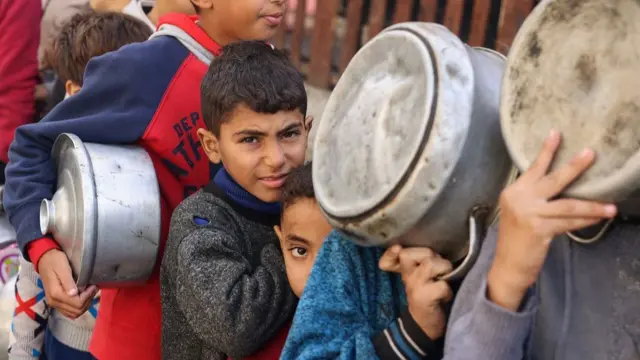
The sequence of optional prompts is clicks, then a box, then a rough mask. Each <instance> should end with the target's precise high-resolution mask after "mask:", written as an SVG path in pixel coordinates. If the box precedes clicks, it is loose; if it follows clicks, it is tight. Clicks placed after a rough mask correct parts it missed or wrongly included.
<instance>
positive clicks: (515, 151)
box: [501, 0, 640, 202]
mask: <svg viewBox="0 0 640 360" xmlns="http://www.w3.org/2000/svg"><path fill="white" fill-rule="evenodd" d="M639 18H640V2H638V1H637V0H581V1H570V0H553V1H549V0H545V1H542V2H541V3H540V4H539V5H538V6H537V7H536V8H535V9H534V10H533V12H532V13H531V14H530V16H529V17H527V19H526V20H525V22H524V23H523V24H522V27H521V28H520V30H519V31H518V34H517V36H516V38H515V40H514V42H513V45H512V47H511V50H510V52H509V59H508V65H507V69H506V72H505V78H504V83H503V88H502V94H503V97H502V101H501V102H502V103H501V119H502V130H503V133H504V137H505V141H506V144H507V148H508V150H509V152H510V154H511V156H512V158H513V160H514V162H515V163H516V165H517V166H518V167H519V168H520V169H521V170H526V169H527V168H529V166H530V165H531V164H532V162H533V161H534V160H535V158H536V157H537V154H538V152H539V151H540V148H541V147H542V144H543V142H544V140H545V138H546V137H547V136H548V134H549V131H550V130H551V129H556V130H558V131H560V132H561V133H562V136H563V140H562V146H561V148H560V149H559V151H558V153H557V154H556V159H555V163H554V165H553V167H554V168H555V167H557V166H559V165H562V164H566V163H567V162H568V161H569V160H570V159H571V157H573V156H575V155H576V154H578V153H579V152H580V151H581V150H582V149H583V148H585V147H589V148H592V149H594V150H595V151H596V154H597V156H598V159H597V160H596V162H595V163H594V164H593V166H592V167H591V168H589V170H587V171H586V172H585V173H584V174H583V175H582V176H581V177H580V178H579V179H578V180H577V181H576V182H574V183H573V184H572V185H571V186H570V187H569V188H567V190H566V192H565V193H564V195H565V196H569V197H574V198H582V199H588V200H598V201H606V202H609V201H612V202H619V201H622V200H624V199H626V198H627V197H628V196H629V195H630V194H631V193H633V192H634V191H636V190H637V189H639V188H640V122H639V121H640V120H639V117H640V86H638V69H640V56H638V48H639V46H640V33H639V32H638V30H637V29H638V19H639ZM568 39H570V41H567V40H568Z"/></svg>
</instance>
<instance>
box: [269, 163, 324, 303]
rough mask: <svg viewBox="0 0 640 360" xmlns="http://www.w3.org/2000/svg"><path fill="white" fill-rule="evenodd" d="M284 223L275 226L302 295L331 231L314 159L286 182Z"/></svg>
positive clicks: (292, 282) (293, 284) (293, 286)
mask: <svg viewBox="0 0 640 360" xmlns="http://www.w3.org/2000/svg"><path fill="white" fill-rule="evenodd" d="M282 192H283V195H282V215H281V216H280V221H281V226H277V225H276V227H275V231H276V234H277V235H278V239H280V248H281V249H282V253H283V254H284V264H285V266H286V269H287V278H288V279H289V284H290V285H291V289H292V290H293V292H294V294H296V296H297V297H301V296H302V290H303V289H304V286H305V284H306V283H307V279H308V278H309V274H310V273H311V268H312V267H313V263H314V261H315V259H316V255H317V254H318V251H320V247H321V246H322V243H323V242H324V239H325V238H326V237H327V235H329V233H330V232H331V225H329V222H327V219H325V217H324V215H323V214H322V211H321V210H320V206H318V203H317V202H316V196H315V192H314V191H313V181H312V178H311V163H308V164H306V165H304V166H301V167H299V168H297V169H296V170H294V171H293V172H292V173H291V174H289V176H288V177H287V181H286V182H285V183H284V187H283V190H282Z"/></svg>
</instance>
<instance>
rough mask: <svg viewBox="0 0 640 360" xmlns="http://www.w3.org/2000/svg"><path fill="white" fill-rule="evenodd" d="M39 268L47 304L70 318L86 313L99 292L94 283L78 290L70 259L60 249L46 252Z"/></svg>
mask: <svg viewBox="0 0 640 360" xmlns="http://www.w3.org/2000/svg"><path fill="white" fill-rule="evenodd" d="M38 270H39V273H40V278H41V279H42V284H43V286H44V292H45V295H46V298H47V304H48V305H49V306H51V307H53V308H55V309H56V310H58V311H59V312H60V313H62V314H63V315H64V316H66V317H68V318H71V319H76V318H78V317H79V316H80V315H82V314H84V313H85V312H86V311H87V309H88V308H89V306H90V305H91V301H92V300H93V298H94V297H95V296H96V294H97V293H98V289H97V288H96V287H95V286H93V285H92V286H89V287H88V288H87V289H85V290H84V291H82V292H79V291H78V288H77V286H76V284H75V281H74V280H73V275H72V273H71V266H70V265H69V259H67V256H66V255H65V254H64V253H63V252H62V251H60V250H57V249H53V250H49V251H47V252H46V253H44V254H43V255H42V257H41V258H40V261H39V262H38Z"/></svg>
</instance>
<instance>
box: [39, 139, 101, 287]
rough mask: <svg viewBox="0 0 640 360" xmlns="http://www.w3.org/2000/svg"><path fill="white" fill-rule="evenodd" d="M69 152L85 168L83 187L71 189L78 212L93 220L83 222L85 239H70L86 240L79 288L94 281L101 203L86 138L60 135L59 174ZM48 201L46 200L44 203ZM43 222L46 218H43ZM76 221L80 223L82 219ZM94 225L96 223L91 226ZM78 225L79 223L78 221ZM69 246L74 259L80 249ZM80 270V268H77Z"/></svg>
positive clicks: (56, 145) (56, 157) (56, 159)
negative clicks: (73, 252) (85, 142)
mask: <svg viewBox="0 0 640 360" xmlns="http://www.w3.org/2000/svg"><path fill="white" fill-rule="evenodd" d="M67 151H73V152H74V154H75V155H76V156H74V157H73V159H74V161H76V162H77V166H78V168H79V169H80V171H81V174H82V177H81V179H80V181H79V183H80V185H81V188H77V187H76V188H74V189H68V190H69V191H73V192H74V194H75V198H76V199H79V200H80V201H78V202H77V203H76V204H73V205H74V206H75V207H76V211H77V213H78V214H83V215H84V218H83V219H82V221H83V222H84V220H85V219H91V220H92V221H89V224H83V225H84V226H83V227H82V228H84V230H83V232H82V239H69V240H70V241H73V242H75V241H82V253H81V254H80V264H79V265H80V267H79V270H80V271H79V272H78V273H77V274H74V275H75V276H76V284H77V285H78V286H79V287H82V286H86V285H88V284H89V282H90V280H91V274H92V273H93V266H94V261H95V252H96V244H95V243H94V241H93V240H94V239H96V238H97V233H98V229H97V226H98V223H97V221H98V211H97V210H98V204H97V198H96V197H97V191H96V187H95V183H94V182H93V181H92V179H93V178H94V172H93V165H92V163H91V157H90V156H89V152H88V151H87V149H86V147H85V145H84V143H83V142H82V140H81V139H80V138H79V137H78V136H77V135H75V134H70V133H63V134H60V135H59V136H58V137H57V138H56V141H55V143H54V145H53V150H52V156H53V160H54V162H55V164H56V167H57V169H58V174H60V173H61V172H62V171H64V168H62V167H61V166H60V161H61V157H62V156H64V153H65V152H67ZM45 201H47V200H43V204H44V203H45ZM41 221H42V220H41ZM74 221H76V222H78V221H79V219H77V218H76V219H75V220H74ZM88 225H92V226H88ZM76 226H77V223H76ZM70 245H71V246H70V247H68V248H67V249H63V250H64V252H65V254H66V255H67V257H68V258H69V259H70V260H71V258H72V251H73V250H75V249H77V248H78V247H77V246H74V245H73V243H71V244H70ZM74 270H76V269H74Z"/></svg>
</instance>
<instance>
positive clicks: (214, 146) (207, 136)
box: [198, 128, 222, 164]
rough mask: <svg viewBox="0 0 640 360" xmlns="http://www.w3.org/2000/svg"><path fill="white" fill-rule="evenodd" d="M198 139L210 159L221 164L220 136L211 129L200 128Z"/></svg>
mask: <svg viewBox="0 0 640 360" xmlns="http://www.w3.org/2000/svg"><path fill="white" fill-rule="evenodd" d="M198 139H199V140H200V144H201V145H202V149H203V150H204V153H205V154H206V155H207V157H208V158H209V161H211V162H212V163H215V164H220V162H222V158H221V157H220V143H219V142H218V138H217V137H216V136H215V135H214V134H213V133H212V132H211V131H209V130H207V129H204V128H200V129H198Z"/></svg>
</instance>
